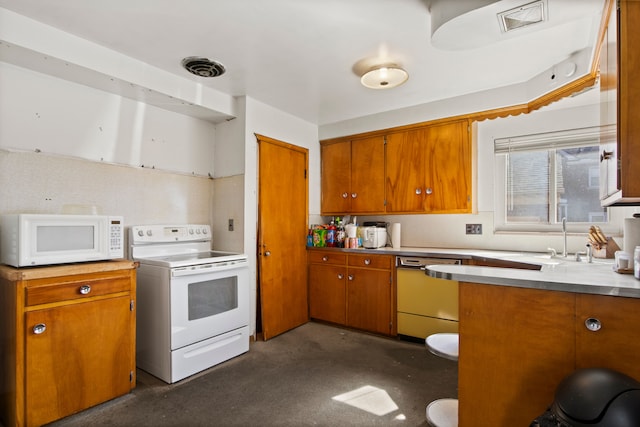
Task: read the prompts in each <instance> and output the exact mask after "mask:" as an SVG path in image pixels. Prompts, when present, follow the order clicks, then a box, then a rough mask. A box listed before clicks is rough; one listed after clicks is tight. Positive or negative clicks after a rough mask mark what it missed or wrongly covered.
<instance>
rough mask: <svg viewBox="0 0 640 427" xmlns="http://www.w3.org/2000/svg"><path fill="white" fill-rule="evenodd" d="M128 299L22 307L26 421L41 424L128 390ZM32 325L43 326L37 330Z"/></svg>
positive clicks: (131, 362) (130, 368) (131, 367)
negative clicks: (38, 307) (49, 306)
mask: <svg viewBox="0 0 640 427" xmlns="http://www.w3.org/2000/svg"><path fill="white" fill-rule="evenodd" d="M130 301H131V298H130V297H129V296H122V297H118V298H109V299H104V300H98V301H93V302H85V303H81V304H70V305H66V306H61V307H56V308H51V309H47V310H36V311H30V312H27V313H26V315H25V321H26V331H25V333H26V339H25V343H26V357H25V360H26V366H25V372H26V381H25V383H26V384H25V387H26V393H25V396H26V402H25V403H26V404H25V407H26V408H28V409H27V414H26V417H27V424H29V425H42V424H46V423H48V422H51V421H53V420H57V419H59V418H62V417H65V416H67V415H70V414H73V413H75V412H78V411H80V410H82V409H85V408H88V407H90V406H94V405H96V404H98V403H102V402H104V401H107V400H110V399H113V398H114V397H116V396H120V395H122V394H125V393H128V392H129V391H130V389H131V387H132V381H133V378H134V376H133V375H135V372H134V371H135V360H134V359H133V353H132V351H131V349H132V348H133V346H134V343H133V342H132V339H133V337H134V334H132V333H131V328H132V322H133V319H132V317H134V316H135V312H133V311H131V309H130ZM133 324H135V323H133ZM36 325H44V327H45V328H46V329H44V331H43V332H42V333H40V334H36V333H34V327H35V326H36Z"/></svg>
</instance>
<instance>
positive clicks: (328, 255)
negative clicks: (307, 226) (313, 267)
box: [307, 251, 347, 265]
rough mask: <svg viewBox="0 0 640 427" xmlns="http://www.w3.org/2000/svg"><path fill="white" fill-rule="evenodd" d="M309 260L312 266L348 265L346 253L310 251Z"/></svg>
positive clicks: (308, 253)
mask: <svg viewBox="0 0 640 427" xmlns="http://www.w3.org/2000/svg"><path fill="white" fill-rule="evenodd" d="M307 257H308V258H307V260H308V262H309V263H312V264H334V265H346V263H347V254H345V253H344V252H330V251H308V252H307Z"/></svg>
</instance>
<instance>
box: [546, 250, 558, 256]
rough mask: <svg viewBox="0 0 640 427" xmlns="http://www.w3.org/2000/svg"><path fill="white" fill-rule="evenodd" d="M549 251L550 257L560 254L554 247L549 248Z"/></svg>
mask: <svg viewBox="0 0 640 427" xmlns="http://www.w3.org/2000/svg"><path fill="white" fill-rule="evenodd" d="M547 250H548V251H549V258H555V257H557V256H558V252H557V251H556V250H555V249H554V248H547Z"/></svg>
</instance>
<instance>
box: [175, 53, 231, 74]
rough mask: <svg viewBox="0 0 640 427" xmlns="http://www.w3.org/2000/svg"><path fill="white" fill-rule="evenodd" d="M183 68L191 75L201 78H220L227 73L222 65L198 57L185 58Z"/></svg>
mask: <svg viewBox="0 0 640 427" xmlns="http://www.w3.org/2000/svg"><path fill="white" fill-rule="evenodd" d="M182 66H183V67H184V68H185V69H186V70H187V71H188V72H190V73H191V74H195V75H196V76H199V77H218V76H221V75H223V74H224V73H225V71H226V70H225V68H224V65H222V64H221V63H219V62H216V61H212V60H210V59H207V58H200V57H197V56H190V57H188V58H184V59H183V60H182Z"/></svg>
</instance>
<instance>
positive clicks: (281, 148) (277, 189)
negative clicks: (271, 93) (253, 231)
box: [257, 135, 309, 340]
mask: <svg viewBox="0 0 640 427" xmlns="http://www.w3.org/2000/svg"><path fill="white" fill-rule="evenodd" d="M257 138H258V148H259V150H258V153H259V161H258V167H259V174H258V176H259V178H258V179H259V183H258V192H259V195H258V273H259V274H258V277H259V292H260V311H261V315H262V317H261V318H262V335H263V338H264V339H265V340H267V339H269V338H272V337H274V336H276V335H279V334H281V333H283V332H286V331H288V330H290V329H293V328H295V327H296V326H300V325H301V324H303V323H306V322H307V321H308V320H309V310H308V305H307V304H308V302H307V301H308V296H307V294H308V292H307V258H306V249H305V238H306V235H307V229H308V228H307V227H308V226H307V223H308V208H307V206H308V202H307V200H308V182H307V166H308V151H307V150H306V149H304V148H300V147H296V146H294V145H291V144H287V143H284V142H281V141H276V140H274V139H270V138H267V137H263V136H260V135H257Z"/></svg>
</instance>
